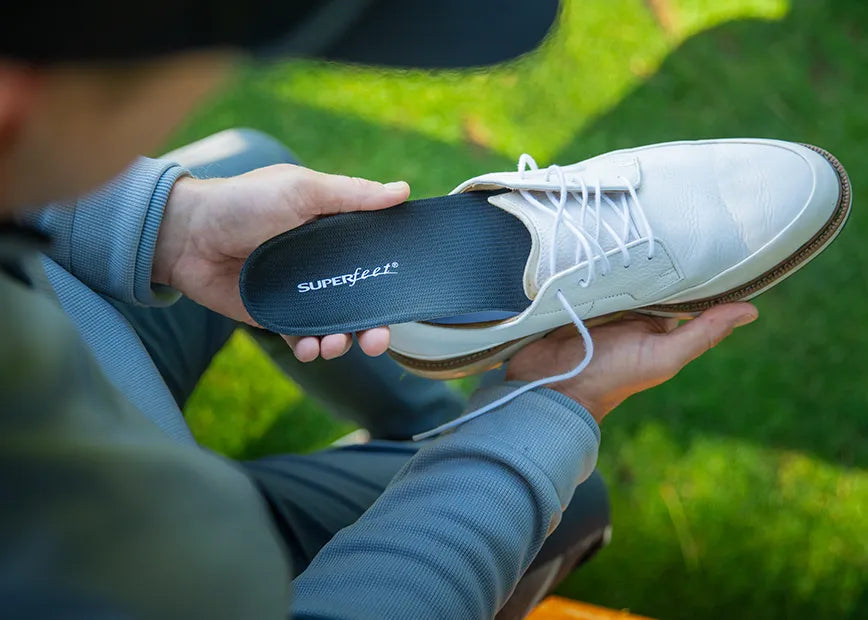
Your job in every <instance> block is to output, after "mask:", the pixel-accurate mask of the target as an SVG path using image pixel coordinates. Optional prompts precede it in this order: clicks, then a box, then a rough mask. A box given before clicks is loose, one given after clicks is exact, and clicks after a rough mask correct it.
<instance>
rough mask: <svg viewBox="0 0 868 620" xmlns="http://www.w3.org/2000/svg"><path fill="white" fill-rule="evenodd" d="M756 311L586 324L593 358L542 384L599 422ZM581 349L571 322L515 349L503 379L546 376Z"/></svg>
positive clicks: (572, 361)
mask: <svg viewBox="0 0 868 620" xmlns="http://www.w3.org/2000/svg"><path fill="white" fill-rule="evenodd" d="M757 316H758V313H757V309H756V308H755V307H754V306H753V305H752V304H749V303H732V304H725V305H721V306H717V307H715V308H711V309H710V310H706V311H705V312H703V313H702V314H701V315H700V316H698V317H696V318H695V319H692V320H690V321H687V322H686V323H684V324H683V325H680V326H679V325H678V320H677V319H664V318H659V317H651V316H648V315H642V314H630V315H627V316H625V317H624V318H622V319H620V320H618V321H615V322H612V323H607V324H604V325H600V326H598V327H594V328H592V329H591V330H590V332H591V337H592V338H593V340H594V358H593V360H592V361H591V363H590V365H589V366H588V367H587V368H586V369H585V370H584V371H583V372H582V373H581V374H580V375H579V376H577V377H575V378H573V379H570V380H569V381H564V382H561V383H555V384H552V385H550V386H548V387H550V388H551V389H553V390H555V391H558V392H561V393H562V394H564V395H566V396H568V397H570V398H571V399H573V400H574V401H576V402H577V403H579V404H580V405H582V406H583V407H585V409H587V410H588V411H589V412H590V413H591V415H593V416H594V419H595V420H597V422H601V421H602V420H603V418H604V417H605V416H606V414H607V413H609V412H610V411H611V410H612V409H614V408H615V407H616V406H618V405H619V404H620V403H621V402H623V401H624V400H625V399H626V398H627V397H629V396H632V395H633V394H636V393H638V392H641V391H643V390H647V389H648V388H651V387H654V386H656V385H660V384H661V383H663V382H665V381H668V380H669V379H671V378H672V377H674V376H675V375H676V374H677V373H678V371H679V370H681V369H682V368H683V367H684V366H685V365H687V363H688V362H690V361H692V360H694V359H696V358H697V357H699V356H700V355H702V354H703V353H705V352H706V351H708V350H709V349H711V348H712V347H714V346H715V345H716V344H717V343H719V342H720V341H721V340H723V339H724V338H726V337H727V336H728V335H729V334H730V333H732V331H733V330H734V329H735V328H736V327H740V326H742V325H747V324H748V323H751V322H752V321H754V320H755V319H756V318H757ZM584 354H585V352H584V346H583V345H582V339H581V337H580V336H579V335H578V334H576V329H575V327H573V326H572V325H570V326H567V327H562V328H560V329H558V330H557V331H554V332H552V333H551V334H549V335H548V336H546V337H545V338H543V339H542V340H538V341H537V342H534V343H532V344H530V345H528V346H527V347H525V348H524V349H522V350H521V351H519V352H518V353H517V354H516V355H515V357H513V358H512V361H511V362H510V364H509V366H508V368H507V371H506V378H507V379H508V380H518V381H534V380H536V379H540V378H543V377H551V376H553V375H557V374H560V373H563V372H566V371H568V370H569V369H570V368H572V367H574V366H576V364H578V363H579V361H580V360H581V359H582V357H583V356H584Z"/></svg>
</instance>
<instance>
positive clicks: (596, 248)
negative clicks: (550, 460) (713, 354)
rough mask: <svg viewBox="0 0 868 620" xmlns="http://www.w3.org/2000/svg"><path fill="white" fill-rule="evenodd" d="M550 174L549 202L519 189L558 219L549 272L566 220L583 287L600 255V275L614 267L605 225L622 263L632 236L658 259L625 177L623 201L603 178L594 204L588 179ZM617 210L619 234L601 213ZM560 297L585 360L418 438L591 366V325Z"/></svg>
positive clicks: (522, 167)
mask: <svg viewBox="0 0 868 620" xmlns="http://www.w3.org/2000/svg"><path fill="white" fill-rule="evenodd" d="M528 170H539V167H538V166H537V163H536V161H534V159H533V157H531V156H530V155H528V154H524V155H522V156H521V157H520V158H519V160H518V171H519V173H520V175H521V176H522V177H523V176H524V175H525V173H527V171H528ZM552 177H555V178H556V179H557V181H558V184H559V185H560V188H559V190H560V191H558V192H557V193H555V192H554V191H551V190H548V191H546V192H545V195H546V198H547V199H548V202H549V203H550V205H551V206H550V207H549V206H546V205H545V204H544V203H543V202H541V201H540V200H538V199H537V198H536V196H534V195H533V193H532V192H531V191H529V190H519V193H520V194H521V196H522V197H523V198H524V199H525V201H527V202H528V203H529V204H531V205H533V206H534V207H536V208H537V209H540V210H541V211H543V212H545V213H547V214H549V215H552V216H553V217H554V218H555V222H554V226H553V227H552V236H551V248H550V250H551V251H550V252H549V277H553V276H554V275H555V274H556V273H557V241H558V232H559V230H560V226H561V224H562V223H563V224H564V225H566V226H567V227H568V228H569V229H570V231H571V232H573V233H574V235H575V237H576V239H577V243H576V258H575V263H576V264H579V263H581V262H582V261H583V260H585V261H586V262H587V271H586V273H585V277H583V278H582V279H580V280H579V281H578V285H579V286H581V287H582V288H586V287H588V286H590V285H591V282H593V281H594V279H595V278H596V277H597V271H596V262H597V261H598V260H599V261H600V262H601V263H602V267H601V269H600V272H599V275H600V276H602V277H605V276H606V275H607V274H608V273H609V272H610V271H611V262H610V261H609V257H608V256H607V255H606V250H604V249H603V247H602V246H601V245H600V233H601V232H602V231H603V230H605V231H606V233H607V234H608V235H609V237H610V238H611V239H612V240H614V241H615V244H616V245H617V248H618V250H619V251H620V253H621V256H622V258H623V265H624V268H627V267H629V266H630V252H629V250H628V248H627V243H628V240H629V238H630V236H631V235H633V236H635V237H636V238H637V239H640V238H645V239H647V240H648V260H651V259H653V258H654V233H653V231H652V230H651V225H650V224H649V223H648V219H647V218H646V217H645V212H644V210H643V209H642V205H641V203H640V202H639V197H638V196H637V195H636V188H635V187H633V185H632V184H631V183H630V182H629V181H628V180H627V179H625V178H624V177H619V180H621V181H623V182H624V185H625V187H626V190H627V193H624V192H623V191H622V192H620V197H621V200H620V204H618V202H617V201H615V200H614V199H613V198H612V197H611V196H609V195H608V194H605V193H603V192H602V191H601V190H600V182H599V179H598V180H597V182H596V185H595V187H594V192H593V196H594V206H593V208H591V207H590V201H589V200H588V195H589V192H588V187H587V186H586V184H585V181H584V179H582V178H580V180H579V182H580V184H581V192H570V191H569V190H568V188H567V180H566V177H565V175H564V171H563V169H561V167H560V166H556V165H552V166H549V167H548V168H547V169H546V177H545V179H546V182H549V181H551V179H552ZM627 194H629V196H630V198H632V200H633V209H632V212H633V213H635V214H636V216H637V221H638V224H639V226H640V227H641V228H642V232H641V233H640V231H639V230H638V228H637V226H636V224H634V223H633V221H632V218H631V217H630V214H631V207H630V203H629V201H628V200H627ZM570 196H572V197H573V198H574V199H575V200H576V202H577V203H578V204H579V208H580V211H579V218H580V219H579V220H578V221H576V219H574V217H573V215H572V214H570V212H568V211H567V210H566V206H567V202H568V201H569V198H570ZM604 202H605V204H606V205H607V206H609V207H611V209H613V211H614V212H615V213H616V214H618V215H619V216H620V218H621V220H622V223H623V228H622V230H621V231H620V233H621V234H620V235H619V234H618V232H616V231H615V230H614V229H613V228H612V226H610V225H609V223H608V222H606V221H605V220H604V219H603V218H602V217H601V208H602V206H603V203H604ZM589 210H592V213H591V215H592V216H595V218H594V222H595V226H594V231H593V233H592V232H591V231H589V230H587V229H586V228H585V220H586V217H587V215H588V212H589ZM556 295H557V298H558V301H559V302H560V303H561V305H562V306H563V309H564V311H565V312H566V313H567V314H568V315H569V317H570V319H571V320H572V322H573V324H574V325H575V326H576V329H578V330H579V334H580V335H581V336H582V343H583V344H584V347H585V356H584V358H583V359H582V361H581V362H579V363H578V365H576V367H575V368H573V369H572V370H570V371H569V372H565V373H562V374H559V375H555V376H552V377H545V378H543V379H537V380H536V381H532V382H530V383H527V384H525V385H523V386H521V387H520V388H518V389H516V390H513V391H512V392H510V393H509V394H506V395H505V396H502V397H500V398H498V399H497V400H495V401H493V402H490V403H488V404H487V405H485V406H483V407H480V408H479V409H476V410H474V411H471V412H469V413H466V414H464V415H462V416H461V417H459V418H456V419H454V420H452V421H451V422H447V423H446V424H442V425H440V426H438V427H437V428H433V429H431V430H429V431H425V432H424V433H419V434H418V435H413V440H414V441H420V440H422V439H428V438H430V437H434V436H436V435H439V434H441V433H444V432H446V431H448V430H452V429H453V428H456V427H458V426H461V425H462V424H464V423H465V422H469V421H470V420H473V419H474V418H478V417H479V416H481V415H483V414H485V413H488V412H489V411H492V410H493V409H497V408H498V407H500V406H502V405H505V404H506V403H508V402H510V401H512V400H514V399H516V398H518V397H519V396H521V395H522V394H524V393H526V392H529V391H531V390H535V389H536V388H538V387H543V386H545V385H551V384H553V383H558V382H560V381H567V380H569V379H572V378H573V377H576V376H578V375H579V374H580V373H581V372H582V371H583V370H585V368H587V367H588V364H590V363H591V359H592V358H593V357H594V342H593V340H592V339H591V334H590V332H589V331H588V328H587V327H586V326H585V323H584V321H582V319H580V318H579V315H578V314H576V311H575V310H574V309H573V307H572V306H571V305H570V302H569V301H567V298H566V297H565V296H564V294H563V293H562V292H561V290H560V289H558V291H557V293H556Z"/></svg>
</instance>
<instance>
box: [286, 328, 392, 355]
mask: <svg viewBox="0 0 868 620" xmlns="http://www.w3.org/2000/svg"><path fill="white" fill-rule="evenodd" d="M389 335H390V334H389V328H388V327H377V328H374V329H369V330H365V331H362V332H359V333H358V341H359V346H360V347H361V349H362V351H364V352H365V353H366V354H367V355H370V356H371V357H376V356H378V355H382V354H383V353H385V352H386V350H387V349H388V348H389ZM282 338H283V339H284V341H286V343H287V344H288V345H289V347H290V349H292V351H293V353H294V354H295V357H296V359H297V360H298V361H300V362H304V363H307V362H312V361H314V360H316V359H317V358H318V357H320V356H321V357H322V358H323V359H324V360H332V359H335V358H338V357H341V356H342V355H345V354H346V353H347V352H348V351H349V350H350V348H352V346H353V337H352V335H351V334H330V335H328V336H323V337H322V338H319V337H316V336H282Z"/></svg>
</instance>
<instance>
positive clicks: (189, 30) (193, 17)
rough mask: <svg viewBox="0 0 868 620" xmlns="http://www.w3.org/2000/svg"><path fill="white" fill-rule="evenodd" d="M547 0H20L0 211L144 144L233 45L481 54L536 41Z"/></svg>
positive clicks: (213, 79) (5, 69)
mask: <svg viewBox="0 0 868 620" xmlns="http://www.w3.org/2000/svg"><path fill="white" fill-rule="evenodd" d="M557 12H558V1H557V0H534V1H533V2H528V1H527V0H470V1H468V0H439V1H438V2H436V3H432V2H430V0H247V2H238V1H237V0H174V1H173V2H171V3H165V2H160V1H159V0H155V1H153V2H148V3H146V4H145V5H142V6H140V7H137V10H136V12H135V13H134V14H129V13H128V11H127V9H126V7H125V5H122V4H117V5H113V6H111V7H109V6H107V5H105V3H94V2H88V1H87V0H85V1H83V2H74V3H70V2H67V3H62V4H58V5H56V6H53V7H51V8H50V10H46V9H45V7H44V5H42V4H41V3H35V2H19V3H15V4H14V5H13V6H11V7H9V8H8V10H5V11H4V19H3V20H0V216H2V214H3V213H4V212H6V213H8V212H9V211H11V210H13V209H19V208H22V207H26V206H38V205H39V204H41V203H44V202H48V201H52V200H58V199H63V198H70V197H74V196H77V195H80V194H81V193H83V192H86V191H87V190H90V189H92V188H94V187H95V186H96V185H98V184H99V183H100V182H102V181H105V180H106V179H108V178H110V177H111V176H112V175H113V174H115V173H117V172H119V171H120V170H121V169H122V168H123V167H124V166H125V165H127V164H128V163H129V162H130V160H131V159H132V158H133V157H134V156H135V155H137V154H141V153H149V152H152V151H153V150H154V149H156V148H157V147H158V146H159V145H160V144H161V143H162V142H163V141H164V140H165V139H166V137H167V135H168V133H169V132H170V131H171V130H172V128H173V127H174V126H175V125H176V124H177V123H178V121H179V120H180V119H181V118H182V117H183V116H184V115H185V114H186V113H187V112H188V111H189V110H190V108H191V107H192V106H193V105H195V103H196V101H198V100H199V99H200V98H201V97H202V96H203V95H204V94H205V93H207V92H208V91H209V90H210V89H211V88H213V87H214V85H215V84H216V83H218V82H219V81H220V78H221V76H222V75H224V74H225V72H226V69H227V67H228V66H230V65H231V64H232V62H233V59H234V58H236V57H238V56H240V55H241V54H242V53H247V54H249V53H252V54H253V55H259V56H262V55H267V56H272V57H273V56H274V55H277V54H284V55H291V56H308V57H310V56H314V57H318V58H324V59H329V60H340V61H349V62H361V63H366V64H379V65H392V66H417V67H427V68H435V67H460V66H478V65H484V64H491V63H494V62H499V61H502V60H506V59H509V58H513V57H515V56H518V55H520V54H522V53H525V52H527V51H529V50H531V49H533V48H534V47H536V46H537V45H538V44H539V42H540V41H541V40H542V39H543V37H544V36H545V35H546V33H547V32H548V30H549V28H550V27H551V24H552V23H553V21H554V19H555V17H556V15H557Z"/></svg>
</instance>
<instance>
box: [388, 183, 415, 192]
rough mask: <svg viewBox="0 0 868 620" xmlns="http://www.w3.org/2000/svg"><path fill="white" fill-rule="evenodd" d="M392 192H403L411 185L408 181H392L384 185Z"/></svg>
mask: <svg viewBox="0 0 868 620" xmlns="http://www.w3.org/2000/svg"><path fill="white" fill-rule="evenodd" d="M383 187H385V188H386V189H387V190H388V191H390V192H396V193H397V192H403V191H404V190H406V189H407V188H408V187H409V185H407V182H406V181H392V182H391V183H385V184H384V185H383Z"/></svg>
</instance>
